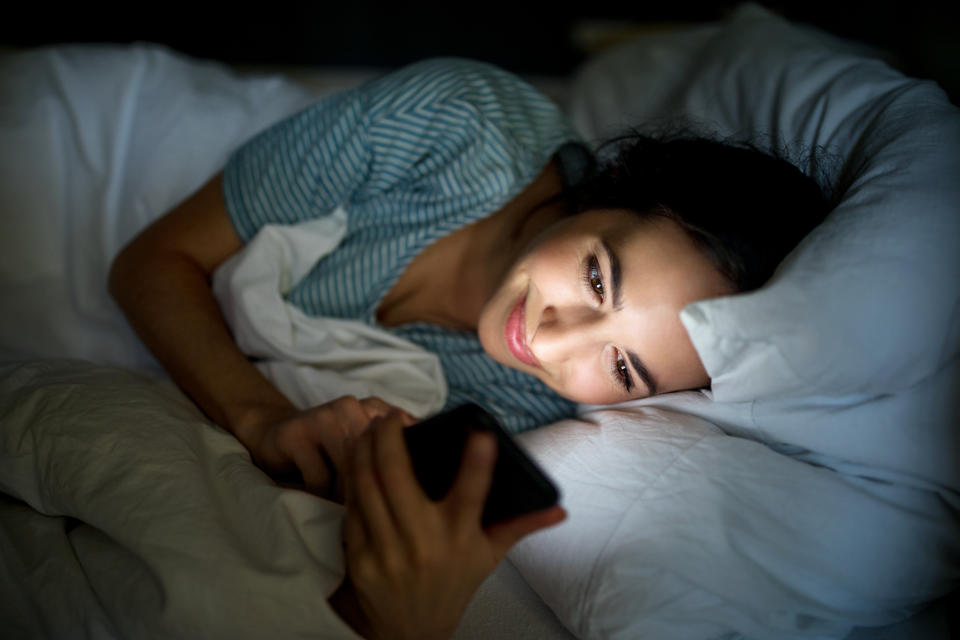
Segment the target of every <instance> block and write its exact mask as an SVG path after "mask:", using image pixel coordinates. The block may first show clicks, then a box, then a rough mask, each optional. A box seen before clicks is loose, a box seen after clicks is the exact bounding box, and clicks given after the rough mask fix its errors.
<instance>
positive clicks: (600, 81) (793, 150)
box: [570, 5, 960, 402]
mask: <svg viewBox="0 0 960 640" xmlns="http://www.w3.org/2000/svg"><path fill="white" fill-rule="evenodd" d="M572 96H573V98H572V103H571V105H570V111H571V114H572V116H573V117H574V119H575V121H576V124H577V125H578V126H579V128H580V129H581V130H582V131H584V132H585V133H586V134H587V135H588V136H590V137H594V138H598V139H600V138H604V137H606V136H608V135H610V134H612V133H615V132H617V131H618V130H620V129H621V128H623V127H624V126H630V125H632V126H637V125H649V126H653V127H660V126H663V125H664V124H667V123H669V122H672V121H676V120H678V119H679V120H681V121H683V122H688V121H692V122H694V123H700V124H701V125H702V127H703V128H706V129H707V130H708V131H715V132H717V133H718V134H720V135H721V136H730V137H733V138H736V139H747V140H752V141H755V142H756V143H758V144H759V145H760V146H761V147H767V148H782V147H786V148H787V149H788V150H789V151H790V155H793V156H797V157H799V156H802V155H809V156H810V161H807V162H806V163H805V165H804V166H803V167H802V168H804V169H805V170H807V171H812V170H813V166H812V162H813V161H815V162H817V163H820V164H821V166H822V167H823V168H825V169H827V171H828V173H829V177H830V178H831V179H832V180H833V181H834V182H835V183H836V184H837V187H838V189H839V190H840V191H841V192H842V195H843V198H842V202H840V204H839V206H838V207H837V208H836V210H835V211H834V212H833V213H832V214H831V215H830V216H829V217H828V219H827V220H826V221H825V222H824V223H823V224H822V225H821V226H820V227H819V228H818V229H816V230H815V231H814V233H813V234H811V235H810V236H809V237H808V238H807V239H806V240H805V241H804V242H803V243H802V244H801V245H800V247H799V248H798V249H797V250H796V251H795V252H794V253H793V254H791V256H790V257H789V258H788V259H787V260H786V261H785V262H784V264H783V265H781V267H782V268H781V269H780V270H779V271H778V273H777V274H776V275H775V276H774V278H773V280H772V282H770V283H769V284H768V285H767V286H766V287H764V288H763V289H762V290H760V291H757V292H755V293H751V294H747V295H739V296H732V297H727V298H722V299H717V300H711V301H706V302H699V303H695V304H692V305H690V306H689V307H687V309H685V310H684V312H683V315H682V319H683V322H684V324H685V325H686V327H687V329H688V331H689V333H690V336H691V338H692V339H693V342H694V345H695V346H696V348H697V351H698V353H699V354H700V357H701V358H702V360H703V362H704V364H705V366H706V368H707V371H708V373H709V374H710V376H711V378H712V383H713V384H712V390H713V393H714V397H715V399H716V400H719V401H729V402H734V401H743V400H755V399H759V398H777V397H785V396H786V397H800V396H810V395H820V394H822V395H830V396H840V395H845V394H855V393H868V394H884V393H892V392H896V391H900V390H903V389H908V388H910V387H912V386H914V385H915V384H917V383H918V382H920V381H921V380H924V379H925V378H928V377H929V376H931V375H932V374H934V373H936V372H937V371H938V370H939V369H941V368H942V367H943V366H944V365H945V363H946V362H947V361H949V359H950V358H951V357H953V356H954V355H955V354H957V352H958V345H960V250H958V249H957V248H958V246H960V179H958V176H960V151H958V149H960V111H958V109H956V108H955V107H954V106H953V105H951V104H950V103H949V101H948V100H947V98H946V96H945V95H944V93H943V92H942V91H941V90H940V89H939V87H937V86H936V85H935V84H934V83H932V82H929V81H920V80H915V79H911V78H907V77H905V76H903V75H901V74H900V73H898V72H897V71H895V70H893V69H892V68H890V67H889V66H887V65H886V64H885V63H884V62H883V61H881V60H879V59H877V58H873V57H870V56H867V55H864V54H862V53H859V52H857V51H856V50H855V49H854V48H852V47H851V45H848V44H846V43H842V42H839V41H837V40H836V39H834V38H832V37H829V36H827V35H826V34H823V33H820V32H817V31H814V30H811V29H805V28H800V27H797V26H793V25H790V24H789V23H787V22H785V21H783V20H781V19H779V18H777V17H775V16H774V15H773V14H771V13H769V12H767V11H766V10H764V9H761V8H760V7H757V6H753V5H747V6H745V7H742V8H741V9H740V10H739V11H738V12H737V13H736V14H735V16H734V17H733V18H732V19H731V20H730V21H729V22H728V23H727V24H725V25H723V26H707V27H702V28H697V29H692V30H690V31H688V32H681V33H676V34H667V35H660V36H651V37H648V38H643V39H639V40H637V41H635V42H632V43H630V44H627V45H625V46H623V47H621V48H619V49H617V50H614V51H612V52H610V53H608V54H606V55H602V56H600V57H599V58H597V59H596V60H594V61H593V62H591V63H590V64H588V65H586V66H585V68H584V69H583V70H582V72H581V73H580V75H579V78H578V80H577V82H576V85H575V87H574V89H573V91H572Z"/></svg>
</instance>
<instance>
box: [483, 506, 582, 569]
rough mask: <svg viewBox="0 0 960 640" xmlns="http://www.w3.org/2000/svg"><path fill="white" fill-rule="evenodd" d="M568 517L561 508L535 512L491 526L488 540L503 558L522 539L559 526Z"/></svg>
mask: <svg viewBox="0 0 960 640" xmlns="http://www.w3.org/2000/svg"><path fill="white" fill-rule="evenodd" d="M566 517H567V512H566V510H564V508H563V507H560V506H553V507H550V508H549V509H543V510H541V511H534V512H533V513H528V514H525V515H522V516H519V517H516V518H511V519H510V520H505V521H503V522H498V523H495V524H492V525H490V526H489V527H487V539H488V540H489V541H490V544H491V545H492V546H493V549H494V551H495V553H496V554H497V557H498V558H499V557H503V556H504V555H506V553H507V551H509V550H510V547H512V546H513V545H515V544H516V543H517V542H519V541H520V539H521V538H524V537H525V536H528V535H530V534H531V533H533V532H534V531H538V530H540V529H544V528H546V527H552V526H553V525H555V524H559V523H560V522H563V521H564V520H565V519H566Z"/></svg>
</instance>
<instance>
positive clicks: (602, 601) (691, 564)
mask: <svg viewBox="0 0 960 640" xmlns="http://www.w3.org/2000/svg"><path fill="white" fill-rule="evenodd" d="M674 395H688V396H689V397H688V399H687V401H688V402H689V403H690V405H693V403H696V402H699V403H703V404H706V403H709V400H708V399H706V398H704V397H703V396H700V395H699V394H693V393H690V394H674ZM691 413H692V412H691ZM691 413H687V414H682V413H678V412H676V411H673V410H668V409H662V408H659V407H653V406H635V407H631V408H626V409H602V410H597V411H592V412H588V413H586V414H585V415H584V417H583V418H584V419H583V420H569V421H565V422H561V423H558V424H555V425H551V426H548V427H544V428H541V429H536V430H533V431H530V432H526V433H523V434H520V436H519V440H520V441H521V443H522V444H523V445H524V446H525V447H526V448H527V449H528V450H529V451H530V452H531V453H533V455H534V456H535V457H536V459H537V460H538V462H539V463H540V464H541V466H543V467H544V469H545V470H546V471H547V472H548V473H549V474H550V475H551V476H552V477H553V478H554V479H555V480H556V481H557V483H558V484H559V486H560V488H561V491H562V494H563V505H564V507H565V508H566V509H567V511H568V513H569V516H568V519H567V521H565V522H564V523H562V524H560V525H559V526H557V527H554V528H551V529H547V530H545V531H542V532H538V533H536V534H534V535H533V536H530V537H529V538H527V539H525V540H523V541H521V542H520V543H519V544H518V545H517V546H516V547H515V548H514V549H513V550H512V551H511V552H510V555H509V558H510V560H511V562H512V563H513V564H514V565H515V566H516V567H517V568H518V570H519V571H520V573H521V575H523V577H524V579H525V580H526V581H527V582H528V583H529V584H530V586H531V587H533V589H534V590H535V591H537V593H539V594H540V596H541V597H542V598H543V599H544V601H545V602H546V603H547V604H548V605H549V606H550V607H551V608H552V609H553V610H554V611H555V612H556V614H557V616H558V617H559V618H560V619H561V621H562V622H563V623H564V624H565V625H566V626H567V627H568V628H569V629H570V630H571V631H572V632H573V633H574V634H575V635H577V636H578V637H579V638H584V639H590V638H624V639H631V640H633V639H637V638H651V639H655V640H670V639H673V638H680V639H692V638H696V639H699V638H718V637H740V636H739V635H736V634H743V635H744V636H746V637H748V638H776V639H777V640H783V639H792V638H798V639H799V638H818V639H821V638H840V637H843V636H844V635H846V634H847V633H848V632H849V631H850V630H851V628H853V627H855V626H857V625H863V626H878V625H886V624H890V623H893V622H896V621H897V620H900V619H902V618H905V617H907V616H908V615H910V614H911V613H912V612H913V611H915V610H916V609H917V608H919V607H920V606H922V604H923V603H925V602H927V601H929V600H932V599H934V598H936V597H938V596H940V595H943V594H945V593H947V592H948V591H949V590H950V589H951V587H955V586H956V584H957V579H958V576H960V563H958V561H957V558H958V557H960V556H958V555H957V554H958V552H960V522H958V520H957V519H956V518H954V517H952V510H951V507H950V506H949V505H948V504H946V503H945V502H944V501H943V500H942V499H941V498H940V497H939V496H938V495H937V494H935V493H933V492H928V491H923V490H919V489H909V488H905V487H901V486H896V485H892V484H887V483H877V482H873V481H870V480H866V479H863V478H858V477H855V476H846V475H842V474H839V473H836V472H834V471H833V470H831V469H828V468H825V467H822V466H816V465H811V464H806V463H805V462H803V461H801V460H797V459H793V458H791V457H788V456H785V455H782V454H781V453H779V452H777V451H775V450H773V449H772V448H770V447H767V446H765V445H763V444H761V443H758V442H755V441H751V440H747V439H744V438H734V437H730V436H728V435H725V434H723V433H722V432H721V431H720V430H719V429H718V428H717V427H715V426H714V425H712V424H710V423H709V422H707V421H704V420H702V419H700V418H697V417H695V416H693V415H691ZM587 421H590V422H587ZM958 503H960V501H958V500H956V499H955V500H954V504H953V509H956V508H957V507H960V504H958Z"/></svg>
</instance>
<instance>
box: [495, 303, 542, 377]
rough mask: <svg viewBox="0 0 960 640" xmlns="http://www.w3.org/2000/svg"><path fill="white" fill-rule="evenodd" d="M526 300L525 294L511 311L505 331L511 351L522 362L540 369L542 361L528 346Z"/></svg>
mask: <svg viewBox="0 0 960 640" xmlns="http://www.w3.org/2000/svg"><path fill="white" fill-rule="evenodd" d="M526 302H527V296H526V295H524V296H523V297H522V298H520V300H519V301H518V302H517V304H516V305H515V306H514V307H513V310H511V311H510V315H509V316H507V322H506V325H505V327H504V331H503V333H504V337H505V338H506V341H507V348H508V349H509V350H510V353H512V354H513V356H514V357H515V358H516V359H517V360H519V361H520V362H522V363H524V364H526V365H529V366H531V367H536V368H537V369H539V368H540V363H539V362H538V361H537V359H536V357H534V355H533V353H532V352H531V351H530V348H529V347H527V335H526V334H527V327H526Z"/></svg>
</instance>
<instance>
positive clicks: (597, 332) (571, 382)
mask: <svg viewBox="0 0 960 640" xmlns="http://www.w3.org/2000/svg"><path fill="white" fill-rule="evenodd" d="M732 292H733V289H732V287H731V285H730V284H729V283H728V282H727V281H726V279H725V278H724V277H723V276H722V275H721V274H720V272H719V271H717V269H716V268H715V267H714V266H713V265H712V264H711V263H710V261H709V259H708V258H707V257H706V256H705V255H703V253H702V252H701V251H700V250H699V249H697V248H696V247H695V246H694V244H693V241H692V240H691V239H690V238H689V236H688V235H687V234H686V232H684V231H683V230H682V229H681V227H680V226H679V225H678V224H676V223H675V222H673V221H672V220H669V219H667V218H660V217H656V218H654V219H652V220H641V219H639V218H638V217H637V216H636V215H635V214H632V213H630V212H629V211H619V210H598V211H588V212H585V213H582V214H579V215H576V216H571V217H569V218H566V219H564V220H562V221H560V222H558V223H556V224H554V225H553V226H551V227H549V228H548V229H547V230H546V231H544V232H543V233H542V234H540V235H539V236H538V237H537V238H536V240H534V241H533V242H532V243H531V245H530V246H529V247H528V248H527V249H526V250H525V251H524V253H523V254H522V255H521V256H520V258H519V259H518V260H517V261H516V263H514V265H513V266H512V267H511V268H510V270H509V271H508V273H507V276H506V278H505V279H504V280H503V282H501V283H500V286H499V288H498V289H497V291H496V292H495V293H494V295H493V297H492V298H490V300H488V301H487V303H486V305H485V306H484V308H483V310H482V311H481V314H480V320H479V324H478V334H479V336H480V341H481V343H482V344H483V348H484V350H486V352H487V353H488V354H489V355H490V356H491V357H493V358H494V359H495V360H497V361H498V362H501V363H503V364H505V365H507V366H510V367H513V368H515V369H519V370H521V371H525V372H528V373H531V374H533V375H534V376H536V377H537V378H539V379H540V380H542V381H543V382H544V383H545V384H547V385H548V386H549V387H550V388H552V389H553V390H555V391H556V392H557V393H559V394H561V395H562V396H564V397H566V398H569V399H570V400H573V401H576V402H583V403H587V404H610V403H614V402H622V401H625V400H629V399H632V398H642V397H645V396H648V395H653V394H654V393H663V392H667V391H677V390H681V389H693V388H697V387H703V386H706V385H708V384H709V383H710V379H709V377H708V376H707V373H706V370H705V369H704V368H703V364H702V363H701V362H700V358H699V356H698V355H697V353H696V351H695V350H694V348H693V343H692V342H691V341H690V338H689V336H688V335H687V332H686V329H685V328H684V326H683V324H682V323H681V322H680V311H681V310H682V309H683V308H684V307H685V306H686V305H687V304H689V303H691V302H693V301H695V300H701V299H704V298H712V297H718V296H722V295H727V294H730V293H732Z"/></svg>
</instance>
